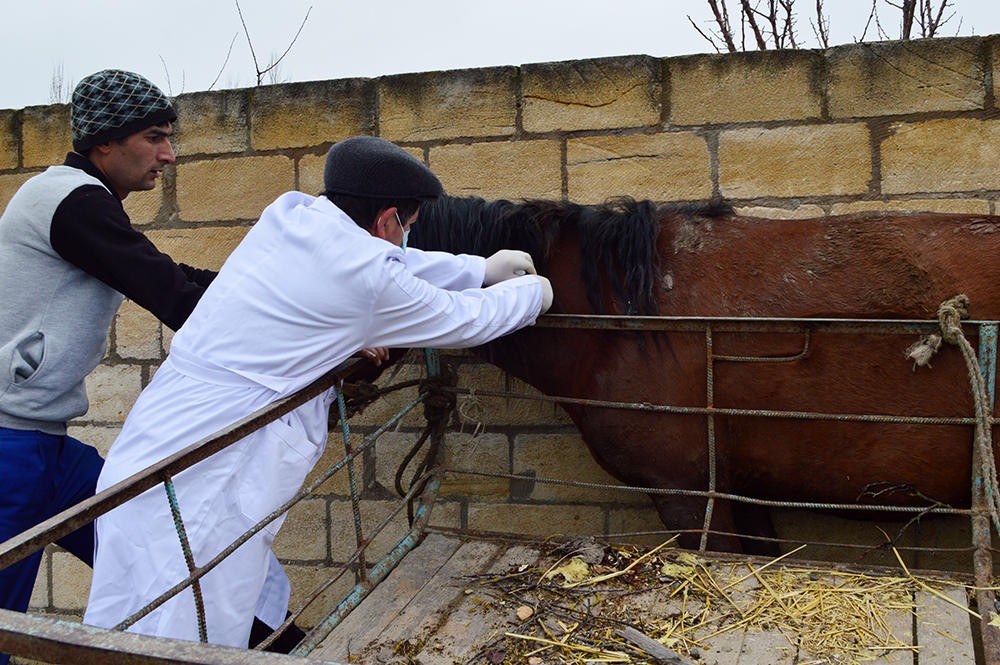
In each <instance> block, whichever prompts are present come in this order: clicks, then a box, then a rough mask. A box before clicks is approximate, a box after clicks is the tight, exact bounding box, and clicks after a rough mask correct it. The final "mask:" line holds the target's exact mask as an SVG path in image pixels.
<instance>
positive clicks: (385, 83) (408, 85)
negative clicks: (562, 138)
mask: <svg viewBox="0 0 1000 665" xmlns="http://www.w3.org/2000/svg"><path fill="white" fill-rule="evenodd" d="M516 73H517V69H516V68H514V67H491V68H482V69H465V70H459V71H448V72H425V73H420V74H404V75H400V76H387V77H384V78H381V79H379V82H378V89H379V111H378V118H379V133H380V135H381V136H382V137H383V138H386V139H388V140H390V141H396V142H403V143H408V142H414V141H436V140H440V139H454V138H460V137H484V136H511V135H512V134H513V133H514V131H515V128H516V120H517V90H516Z"/></svg>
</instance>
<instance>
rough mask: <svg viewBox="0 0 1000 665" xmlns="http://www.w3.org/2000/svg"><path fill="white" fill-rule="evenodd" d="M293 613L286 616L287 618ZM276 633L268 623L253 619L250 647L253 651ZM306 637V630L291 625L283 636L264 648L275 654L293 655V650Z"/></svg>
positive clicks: (283, 632)
mask: <svg viewBox="0 0 1000 665" xmlns="http://www.w3.org/2000/svg"><path fill="white" fill-rule="evenodd" d="M290 614H291V612H289V613H288V614H286V615H285V617H286V618H287V617H288V616H289V615H290ZM273 632H274V628H271V627H270V626H268V625H267V624H266V623H264V622H263V621H261V620H260V619H258V618H257V617H254V618H253V625H252V626H250V643H249V645H248V646H249V647H250V648H251V649H253V648H254V647H255V646H257V645H258V644H260V643H261V642H263V641H264V640H265V639H267V637H268V635H270V634H271V633H273ZM305 636H306V633H305V631H304V630H302V629H301V628H299V627H298V626H296V625H295V624H294V623H293V624H291V625H289V626H288V628H285V629H284V630H283V631H281V634H280V635H278V637H277V638H275V640H274V641H273V642H271V644H270V645H268V646H266V647H264V649H263V650H264V651H270V652H273V653H291V652H292V649H294V648H295V647H297V646H298V644H299V642H301V641H302V638H304V637H305Z"/></svg>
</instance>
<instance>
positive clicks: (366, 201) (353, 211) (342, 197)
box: [320, 192, 420, 231]
mask: <svg viewBox="0 0 1000 665" xmlns="http://www.w3.org/2000/svg"><path fill="white" fill-rule="evenodd" d="M320 195H321V196H325V197H326V198H328V199H330V202H331V203H333V205H335V206H337V207H338V208H340V209H341V210H343V211H344V212H345V213H347V216H348V217H350V218H351V219H353V220H354V223H355V224H357V225H358V226H360V227H361V228H363V229H365V230H366V231H368V230H370V229H371V227H372V224H373V223H374V222H375V218H376V217H378V215H379V213H380V212H382V211H383V210H385V209H386V208H396V209H398V210H399V220H400V221H401V222H402V223H403V224H406V220H408V219H409V218H410V217H412V216H413V213H415V212H416V211H417V209H418V208H419V207H420V201H418V200H416V199H403V200H395V199H379V198H369V197H367V196H351V195H350V194H335V193H333V192H322V193H321V194H320Z"/></svg>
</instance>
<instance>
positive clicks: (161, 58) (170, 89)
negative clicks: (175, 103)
mask: <svg viewBox="0 0 1000 665" xmlns="http://www.w3.org/2000/svg"><path fill="white" fill-rule="evenodd" d="M159 58H160V64H162V65H163V75H164V76H166V77H167V94H168V95H169V96H171V97H173V96H174V92H173V90H172V86H171V85H170V70H169V69H167V61H166V60H164V59H163V56H162V55H161V56H159Z"/></svg>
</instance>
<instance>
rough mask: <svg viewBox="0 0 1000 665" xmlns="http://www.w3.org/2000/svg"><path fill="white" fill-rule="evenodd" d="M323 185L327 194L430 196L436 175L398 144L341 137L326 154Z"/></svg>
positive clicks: (437, 190)
mask: <svg viewBox="0 0 1000 665" xmlns="http://www.w3.org/2000/svg"><path fill="white" fill-rule="evenodd" d="M323 187H324V188H325V189H326V191H328V192H330V193H331V194H348V195H351V196H361V197H365V198H372V199H417V200H422V199H434V198H437V197H439V196H441V195H442V194H444V187H442V186H441V181H440V180H438V178H437V176H436V175H434V173H433V172H431V170H430V169H429V168H427V166H426V165H425V164H424V163H423V162H421V161H420V160H419V159H417V158H416V157H414V156H413V155H411V154H410V153H408V152H406V151H405V150H403V149H402V148H400V147H399V146H398V145H396V144H394V143H390V142H389V141H386V140H385V139H380V138H378V137H375V136H355V137H352V138H349V139H345V140H343V141H341V142H339V143H337V144H335V145H334V146H333V147H332V148H330V152H328V153H327V154H326V168H325V169H324V171H323Z"/></svg>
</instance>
